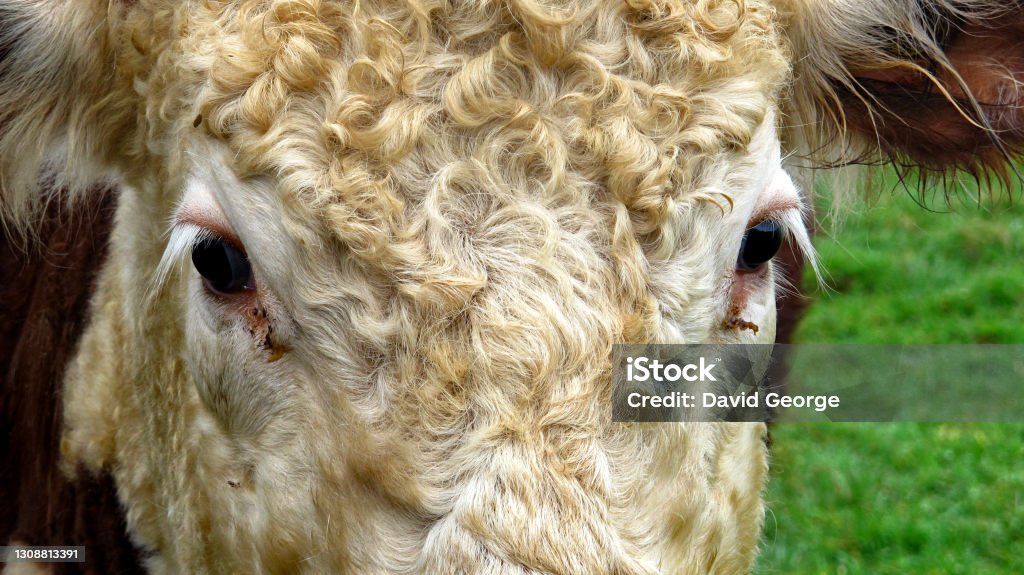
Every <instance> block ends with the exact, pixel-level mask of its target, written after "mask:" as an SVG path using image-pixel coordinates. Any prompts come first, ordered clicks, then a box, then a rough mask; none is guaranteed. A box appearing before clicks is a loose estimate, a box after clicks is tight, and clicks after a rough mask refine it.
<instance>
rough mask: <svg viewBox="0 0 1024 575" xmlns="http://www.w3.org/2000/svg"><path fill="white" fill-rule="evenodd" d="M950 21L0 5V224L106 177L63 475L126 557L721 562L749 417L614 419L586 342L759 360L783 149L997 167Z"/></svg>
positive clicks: (785, 228) (602, 564)
mask: <svg viewBox="0 0 1024 575" xmlns="http://www.w3.org/2000/svg"><path fill="white" fill-rule="evenodd" d="M958 6H959V5H958ZM978 10H981V9H980V8H979V9H978ZM977 13H978V14H981V12H977ZM973 14H975V13H973V12H971V11H970V10H968V9H967V8H965V7H964V8H961V7H950V8H948V9H943V10H938V9H935V10H928V11H925V10H923V9H922V8H920V7H918V6H917V4H916V3H913V4H912V5H906V6H903V5H898V4H891V5H890V4H886V5H882V4H881V3H877V4H876V3H871V2H867V3H856V4H855V5H854V4H850V5H846V4H843V3H838V2H837V3H813V4H807V5H803V4H798V3H795V2H780V3H776V4H772V3H769V2H759V1H748V2H714V1H711V2H694V3H682V2H680V3H676V2H624V3H614V2H599V3H590V2H583V3H577V4H568V5H559V6H555V5H551V6H548V5H541V4H535V3H532V2H519V1H516V2H500V3H488V2H484V3H476V4H473V3H426V4H424V3H420V2H409V3H397V2H396V3H392V2H371V3H362V2H356V3H347V2H327V1H323V2H321V1H316V0H301V1H300V0H279V1H251V2H184V3H182V2H163V1H158V0H152V1H147V0H140V1H139V2H135V3H124V4H122V3H117V2H111V3H110V4H108V5H106V6H102V5H100V4H99V3H95V2H86V1H82V2H80V3H75V4H72V3H69V4H67V5H61V6H60V7H56V6H48V5H47V4H46V3H44V2H41V1H32V0H24V1H20V2H13V3H11V4H9V5H5V6H4V7H0V16H3V18H0V21H2V22H3V23H2V24H0V38H3V39H5V40H4V41H2V42H0V46H3V48H2V50H4V51H3V52H0V55H2V58H3V59H2V60H0V177H2V178H3V183H4V195H3V196H2V198H3V201H4V205H5V207H6V208H7V211H8V212H10V214H11V215H12V217H13V218H14V219H15V220H16V221H17V220H18V218H19V217H21V219H25V218H26V217H27V216H26V215H25V214H29V213H30V209H29V208H26V207H25V206H31V201H30V198H31V190H33V189H34V186H33V185H30V184H32V183H34V182H35V180H36V179H37V177H38V174H39V166H40V164H41V163H45V162H44V161H49V164H48V166H47V168H46V173H47V174H49V175H50V176H49V177H53V178H57V181H59V182H65V181H66V182H67V183H68V184H69V185H71V186H74V185H75V184H76V183H78V182H82V181H92V180H94V179H95V178H97V177H100V176H106V177H113V178H116V179H117V181H118V182H119V184H120V185H121V187H122V188H123V190H124V191H123V193H122V196H121V198H120V206H119V214H118V221H117V226H116V230H115V233H114V236H113V239H112V242H113V244H112V247H111V256H110V260H109V262H108V264H107V266H106V268H105V270H104V272H103V274H102V280H101V284H100V286H99V291H98V293H97V296H96V302H95V306H94V317H93V320H92V325H91V326H90V328H89V330H88V332H87V334H86V336H85V338H84V340H83V342H82V344H81V349H80V351H79V352H78V355H77V359H76V361H75V364H74V366H73V368H72V370H71V372H70V374H69V376H68V382H67V389H66V413H65V415H66V421H67V425H68V431H67V437H66V446H67V456H68V458H69V460H70V461H80V462H83V463H85V464H86V465H87V466H89V467H91V468H92V469H100V468H109V469H111V470H112V471H113V473H114V475H115V478H116V480H117V484H118V489H119V494H120V496H121V498H122V501H123V502H124V503H125V505H126V508H127V511H128V524H129V530H130V531H131V533H132V535H133V536H134V537H135V539H136V541H137V542H138V543H139V544H140V545H142V546H143V547H144V548H146V549H147V550H149V551H150V553H151V563H150V566H151V567H152V568H153V569H154V570H157V571H167V572H201V571H214V572H219V571H225V570H228V571H300V570H309V571H311V572H323V571H329V570H333V571H338V570H349V571H354V572H405V571H423V572H430V573H434V572H502V573H503V572H510V573H511V572H524V570H529V569H532V570H535V571H541V572H565V573H577V572H605V571H616V572H625V573H647V572H655V571H657V570H659V569H664V570H668V571H673V570H676V571H680V572H727V573H733V572H744V571H746V570H748V569H749V566H750V564H751V561H752V558H753V555H754V552H755V549H756V546H757V535H758V532H759V528H760V522H761V514H762V507H761V502H760V490H761V486H762V483H763V478H764V473H765V469H766V457H765V451H764V447H763V443H762V434H763V426H760V425H754V424H750V425H710V424H708V425H682V424H680V425H671V426H663V427H659V428H647V427H640V426H624V425H616V424H613V423H611V422H610V421H609V413H610V356H609V354H610V350H611V346H612V345H613V344H615V343H646V342H672V343H683V342H770V341H772V339H773V337H774V278H773V272H772V264H771V258H772V256H773V255H774V253H775V250H776V249H777V248H778V245H779V243H780V242H781V241H782V238H783V237H784V236H785V235H787V234H788V235H790V237H792V238H793V239H794V240H795V241H796V243H798V244H800V245H802V246H804V247H806V245H807V235H806V232H805V230H804V228H803V223H802V219H803V218H802V209H803V208H802V202H801V199H800V197H799V195H798V193H797V190H796V188H795V186H794V185H793V183H792V180H791V179H790V177H789V175H787V172H786V171H785V170H784V169H783V166H782V155H783V150H784V149H785V150H786V152H787V153H791V152H797V151H800V150H803V152H813V153H816V154H823V153H824V151H835V150H837V149H838V150H839V152H844V151H845V152H849V151H850V150H849V149H848V148H844V147H843V146H842V145H840V146H838V147H837V146H831V147H826V144H829V143H834V142H837V141H839V140H836V137H837V136H838V135H842V136H844V137H845V136H851V137H855V136H856V135H857V134H858V133H860V132H864V133H869V132H870V133H874V130H875V128H876V126H878V125H879V124H881V125H882V126H883V127H882V128H880V129H879V133H882V134H885V135H886V136H887V142H886V143H885V144H884V145H883V146H882V152H883V153H886V154H889V155H892V156H898V157H906V158H910V159H912V160H915V161H918V162H920V163H923V164H925V165H926V167H929V168H934V169H937V170H940V171H942V170H946V169H949V168H955V167H967V168H972V167H973V168H978V169H980V168H984V167H985V166H989V165H992V164H994V163H995V162H996V161H998V159H999V158H1001V157H1002V156H1001V155H1000V154H1001V153H1003V152H1005V149H1006V146H1012V145H1013V144H1014V142H1015V140H1014V139H1013V137H1015V134H1017V132H1014V131H1013V130H1016V129H1017V125H1018V123H1019V117H1018V116H1015V115H1014V114H1018V112H1016V111H1013V112H1008V113H1005V114H1002V115H997V114H994V113H992V110H996V109H1003V108H999V107H998V106H1000V105H1005V104H1006V103H1007V102H1015V101H1016V100H1014V98H1015V97H1016V96H1015V93H1014V92H1008V91H1007V87H1008V86H1016V85H1017V84H1016V80H1015V77H1013V76H1012V74H1013V70H1012V64H1013V63H1019V60H1013V59H1012V58H1011V59H1010V60H1008V61H1009V62H1011V65H1010V66H1009V68H1011V69H1010V70H1008V71H1009V73H1010V74H1011V76H1010V77H1009V79H1007V76H1006V74H1005V72H1007V70H1006V68H1007V66H1004V67H1003V68H1000V73H1001V74H1002V75H1001V76H1000V75H994V74H984V73H980V72H972V74H973V76H972V77H967V76H964V75H960V74H957V72H956V66H955V64H956V62H955V61H954V60H956V59H957V58H970V57H974V56H972V55H973V54H975V53H976V51H972V50H970V49H969V48H970V44H971V43H972V42H975V40H974V39H973V38H975V36H972V35H967V34H966V33H964V35H961V34H960V33H956V32H954V31H953V30H954V29H956V27H957V26H959V27H960V28H962V29H963V30H965V31H970V30H973V28H971V27H972V26H974V27H975V28H978V29H984V30H986V31H987V32H986V33H990V34H992V35H993V37H1001V36H1000V34H1001V33H1003V32H1005V31H1006V30H1002V29H999V28H998V27H993V26H992V25H991V22H992V21H993V18H994V17H995V16H996V15H998V14H997V13H995V12H991V13H985V14H984V16H985V17H986V18H987V19H982V18H975V17H974V16H973ZM1004 16H1005V15H1004ZM949 23H952V24H950V26H953V27H952V28H950V27H948V26H947V27H945V28H944V27H943V26H945V25H946V24H949ZM985 23H987V24H985ZM983 24H985V26H987V27H985V26H983ZM1014 26H1016V24H1015V23H1013V24H1012V25H1010V24H1008V28H1007V29H1015V28H1014ZM979 27H980V28H979ZM947 28H948V29H947ZM898 31H903V32H904V34H903V35H899V34H897V33H896V32H898ZM962 38H967V40H962ZM908 42H909V44H908ZM964 43H966V44H968V46H967V48H962V46H963V44H964ZM999 47H1000V49H1001V50H1003V51H1005V52H1010V53H1011V56H1013V57H1018V56H1019V55H1017V54H1013V53H1012V51H1013V50H1017V47H1016V45H1015V44H1013V43H1012V42H1003V43H1000V44H999ZM958 50H959V51H958ZM1006 61H1007V60H1005V59H1004V60H1003V62H1004V63H1005V62H1006ZM1000 78H1001V79H1000ZM936 86H937V87H940V88H941V89H940V90H938V92H935V89H934V88H933V87H936ZM972 90H976V91H978V92H979V93H981V94H983V95H988V96H990V98H989V99H988V100H984V101H983V100H980V99H979V98H978V97H975V96H974V95H973V94H974V92H973V91H972ZM935 93H938V94H939V95H941V96H942V98H939V99H938V102H939V104H940V108H938V109H937V111H935V112H934V113H923V112H921V111H920V109H919V108H918V107H914V106H905V105H904V104H906V102H905V101H904V100H905V99H906V98H907V96H906V95H907V94H911V95H913V94H917V95H918V96H919V97H921V98H925V97H928V98H931V97H932V96H934V94H935ZM1008 94H1009V95H1008ZM928 101H931V100H928ZM912 103H913V102H912ZM901 106H903V107H901ZM942 106H945V107H942ZM947 109H952V110H953V112H949V113H946V110H947ZM893 114H895V115H897V116H899V118H901V120H906V124H907V126H908V128H907V131H909V132H911V134H913V135H914V137H909V136H907V135H906V132H907V131H901V130H898V129H893V128H891V122H892V121H893V117H892V115H893ZM915 114H916V115H915ZM865 118H866V119H865ZM886 126H890V128H889V132H886V131H885V127H886ZM957 134H963V135H964V137H965V138H966V139H965V140H964V141H970V142H972V143H973V145H974V147H975V149H976V150H977V153H975V154H964V153H963V151H962V150H960V151H957V150H948V149H947V148H949V146H948V145H947V146H945V147H943V145H942V140H943V138H945V139H947V140H948V139H949V138H951V137H952V135H957ZM1000 134H1009V135H1010V136H1011V137H1009V138H1005V139H1000V138H999V136H1000ZM782 140H785V144H786V147H785V148H784V147H783V143H782ZM25 141H27V142H28V144H26V145H24V149H23V150H18V151H16V149H17V148H16V146H19V145H20V144H19V142H25ZM842 141H844V142H845V141H848V140H842ZM849 141H853V142H856V141H857V140H849ZM866 141H869V142H870V140H866ZM801 145H803V146H804V147H801ZM852 145H853V146H855V147H854V148H853V151H854V152H856V153H857V154H860V153H866V152H870V153H873V152H874V151H875V147H876V146H870V145H867V146H861V145H859V144H856V143H854V144H852ZM937 150H942V151H943V154H944V155H939V154H937V152H936V151H937ZM803 157H804V156H800V158H803ZM52 158H57V159H52ZM976 159H978V160H977V161H978V162H981V164H976V163H975V161H976ZM26 198H28V201H26Z"/></svg>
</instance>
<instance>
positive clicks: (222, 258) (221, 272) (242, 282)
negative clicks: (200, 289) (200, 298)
mask: <svg viewBox="0 0 1024 575" xmlns="http://www.w3.org/2000/svg"><path fill="white" fill-rule="evenodd" d="M192 265H194V266H195V268H196V271H198V272H199V275H201V276H203V279H204V280H206V285H207V286H208V287H210V288H211V289H212V290H213V291H216V292H220V293H225V294H230V293H236V292H239V291H242V290H248V289H253V286H254V283H253V279H252V267H251V266H250V265H249V258H247V257H246V256H245V254H243V253H242V252H241V250H239V249H238V248H236V247H235V246H233V245H231V244H230V243H228V242H226V241H224V240H223V239H221V238H206V239H204V240H202V241H200V242H199V243H197V244H196V245H195V247H193V248H192Z"/></svg>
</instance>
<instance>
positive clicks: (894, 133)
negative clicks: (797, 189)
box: [780, 0, 1024, 182]
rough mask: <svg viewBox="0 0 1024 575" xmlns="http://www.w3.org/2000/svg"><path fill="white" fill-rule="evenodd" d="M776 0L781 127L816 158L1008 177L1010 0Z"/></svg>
mask: <svg viewBox="0 0 1024 575" xmlns="http://www.w3.org/2000/svg"><path fill="white" fill-rule="evenodd" d="M782 4H783V6H782V7H781V9H780V12H782V14H783V18H784V20H786V21H787V27H788V32H787V35H788V37H789V39H790V42H791V46H792V49H793V52H794V53H793V61H794V67H795V69H794V72H795V85H794V92H793V95H792V98H793V99H792V102H791V106H792V107H791V109H790V120H791V121H790V122H789V124H790V125H791V126H792V128H791V130H794V129H795V130H796V131H798V132H799V133H796V134H792V135H794V136H796V137H795V138H794V139H795V140H802V144H803V146H801V147H806V152H807V153H808V155H809V156H810V157H811V159H812V160H814V161H815V163H816V164H817V165H819V166H820V165H822V164H825V165H833V164H846V163H874V162H877V161H879V160H881V161H887V162H893V163H895V164H896V165H897V166H903V167H915V168H920V171H921V173H922V174H923V175H924V176H925V178H922V180H926V179H927V176H929V175H933V176H934V175H939V176H940V177H942V176H948V175H952V174H954V172H956V171H958V170H963V171H966V172H968V173H970V174H972V175H974V176H975V177H976V178H978V177H982V178H987V177H988V176H990V175H993V174H994V175H996V176H998V177H999V178H1000V179H1002V180H1003V181H1004V182H1006V181H1009V180H1010V179H1011V177H1010V176H1017V177H1019V173H1017V172H1016V169H1015V167H1014V165H1013V159H1014V158H1015V157H1017V156H1019V154H1020V153H1021V151H1022V149H1024V83H1022V82H1024V3H1022V2H1021V1H1020V0H792V1H791V0H782ZM791 133H792V132H791ZM837 143H838V144H839V145H838V146H837V145H836V144H837Z"/></svg>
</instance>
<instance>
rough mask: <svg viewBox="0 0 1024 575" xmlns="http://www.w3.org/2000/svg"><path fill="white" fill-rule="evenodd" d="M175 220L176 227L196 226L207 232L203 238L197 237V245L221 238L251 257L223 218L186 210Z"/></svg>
mask: <svg viewBox="0 0 1024 575" xmlns="http://www.w3.org/2000/svg"><path fill="white" fill-rule="evenodd" d="M174 219H175V225H179V226H195V227H197V228H200V229H202V230H204V231H205V232H207V233H206V234H204V236H203V237H202V238H200V237H197V238H196V242H195V243H199V242H200V241H202V240H204V239H209V238H211V237H214V238H220V239H222V240H224V241H225V242H227V243H229V244H231V245H232V246H233V247H234V248H235V249H237V250H239V251H240V252H242V254H243V255H245V256H248V255H249V254H248V253H246V251H245V244H244V243H242V240H241V238H239V237H238V234H236V233H235V232H234V230H232V229H231V227H230V226H228V225H227V223H226V222H225V221H223V219H222V218H218V217H217V216H216V215H213V214H210V213H207V212H201V211H199V210H194V209H190V208H185V209H183V210H181V211H180V212H179V213H178V214H177V215H176V216H175V218H174Z"/></svg>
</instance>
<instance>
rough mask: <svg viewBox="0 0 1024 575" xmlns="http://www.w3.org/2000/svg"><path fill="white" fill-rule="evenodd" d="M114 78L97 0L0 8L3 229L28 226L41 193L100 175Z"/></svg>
mask: <svg viewBox="0 0 1024 575" xmlns="http://www.w3.org/2000/svg"><path fill="white" fill-rule="evenodd" d="M110 6H111V7H112V6H114V3H111V4H110ZM114 79H115V62H114V56H113V50H112V49H111V38H110V31H109V26H108V3H107V2H106V1H105V0H3V1H2V2H0V223H4V227H8V226H9V224H11V223H13V224H14V226H15V229H19V228H22V229H23V228H24V226H25V224H28V223H29V222H30V220H31V216H32V215H33V214H34V213H36V212H37V209H36V208H38V206H39V205H40V204H41V203H42V201H41V200H42V198H43V197H44V193H43V191H41V188H47V189H60V188H70V189H72V190H74V189H77V188H84V187H85V186H87V185H88V184H91V183H94V182H95V181H96V180H97V179H99V178H101V177H102V175H103V168H102V167H103V166H104V164H105V163H107V160H108V157H109V155H110V150H111V149H112V146H111V145H110V142H112V141H113V139H114V138H115V137H116V135H117V134H116V132H117V131H118V130H117V129H116V127H115V126H116V124H117V123H118V121H119V120H118V115H119V114H118V112H117V110H118V109H123V108H124V104H123V103H122V102H118V101H117V98H115V97H113V88H112V86H113V85H114ZM120 115H121V117H123V116H124V114H123V113H121V114H120ZM42 172H45V174H44V173H42ZM40 182H45V183H44V184H40ZM8 229H9V228H8Z"/></svg>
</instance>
